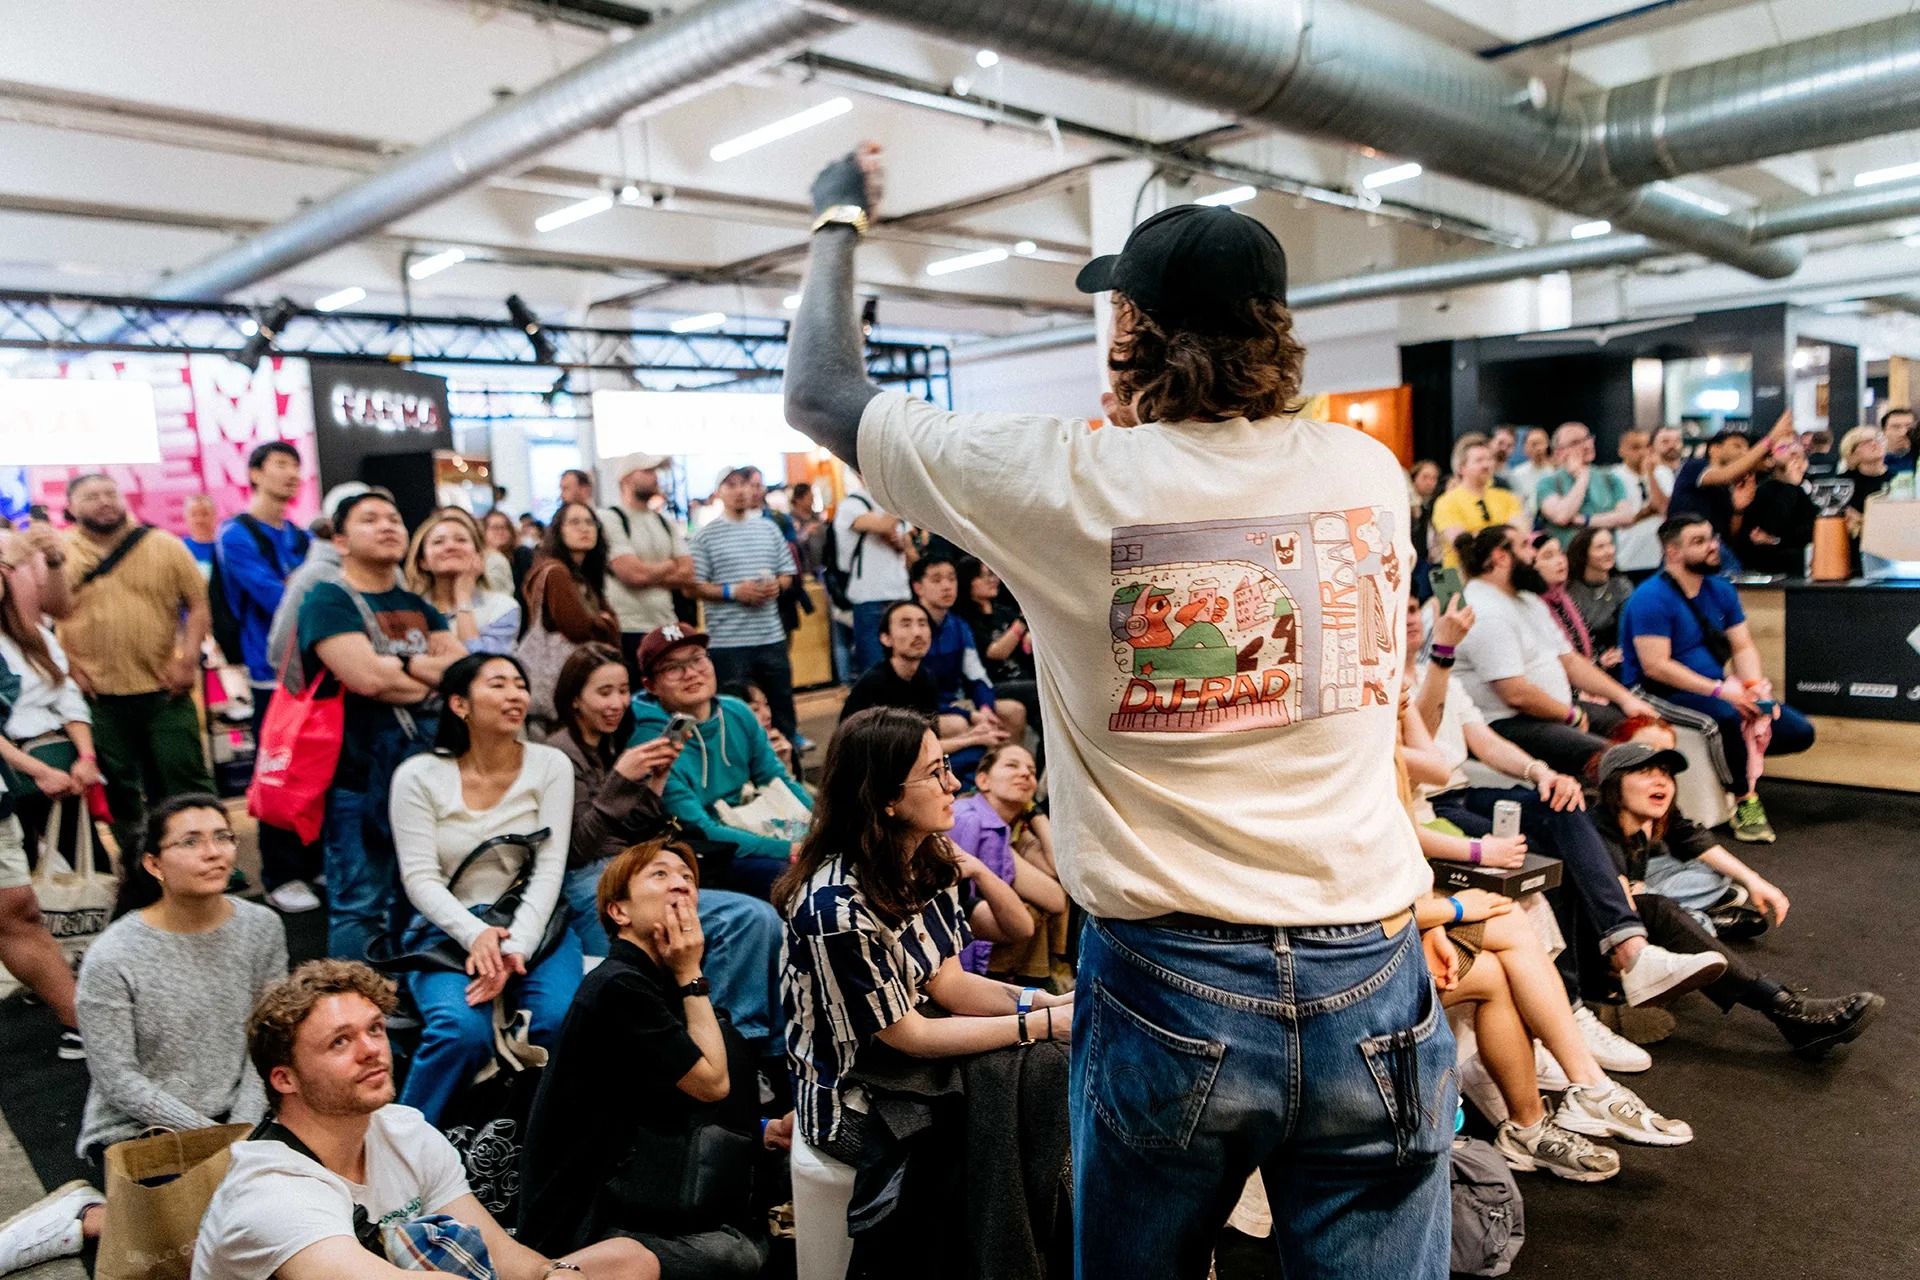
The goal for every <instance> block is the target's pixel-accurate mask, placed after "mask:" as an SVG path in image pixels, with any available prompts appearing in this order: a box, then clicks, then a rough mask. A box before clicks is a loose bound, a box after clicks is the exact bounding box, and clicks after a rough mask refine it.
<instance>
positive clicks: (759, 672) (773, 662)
mask: <svg viewBox="0 0 1920 1280" xmlns="http://www.w3.org/2000/svg"><path fill="white" fill-rule="evenodd" d="M707 656H708V657H710V658H712V659H713V671H714V674H715V675H717V676H718V677H719V678H720V684H721V685H722V686H723V687H724V686H726V685H730V684H742V683H746V682H749V681H751V682H752V683H754V684H757V685H759V686H760V692H762V693H764V694H766V695H767V706H768V708H769V709H771V710H772V712H773V727H774V728H776V729H778V730H779V731H780V732H782V733H784V734H786V735H787V741H788V742H795V743H797V742H798V741H799V740H800V723H799V720H798V718H797V717H796V716H795V715H794V711H793V663H792V661H791V660H790V659H789V658H788V657H787V644H786V641H784V640H782V641H780V642H779V643H777V644H752V645H743V646H741V647H740V648H737V649H717V648H716V649H709V650H707Z"/></svg>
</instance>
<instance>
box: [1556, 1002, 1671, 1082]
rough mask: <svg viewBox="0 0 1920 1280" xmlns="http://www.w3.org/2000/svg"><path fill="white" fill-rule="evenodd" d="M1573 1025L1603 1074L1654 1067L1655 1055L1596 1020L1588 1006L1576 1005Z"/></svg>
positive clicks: (1629, 1071) (1630, 1071)
mask: <svg viewBox="0 0 1920 1280" xmlns="http://www.w3.org/2000/svg"><path fill="white" fill-rule="evenodd" d="M1573 1025H1574V1026H1576V1027H1579V1028H1580V1038H1581V1039H1582V1040H1585V1041H1586V1042H1587V1051H1588V1052H1589V1053H1591V1054H1593V1060H1594V1061H1595V1062H1597V1063H1599V1064H1600V1069H1601V1070H1602V1071H1621V1072H1628V1073H1632V1072H1637V1071H1645V1070H1646V1069H1647V1068H1648V1067H1651V1066H1652V1065H1653V1055H1652V1054H1650V1053H1648V1052H1647V1051H1646V1050H1645V1049H1642V1048H1641V1047H1640V1046H1639V1045H1637V1044H1635V1043H1634V1042H1633V1041H1631V1040H1629V1039H1627V1038H1626V1037H1625V1036H1623V1035H1621V1034H1620V1033H1619V1032H1617V1031H1615V1030H1614V1029H1613V1028H1612V1027H1609V1026H1608V1025H1607V1024H1606V1023H1604V1022H1602V1021H1600V1019H1598V1018H1596V1017H1594V1015H1593V1010H1591V1009H1589V1008H1587V1006H1586V1005H1584V1004H1577V1005H1575V1006H1573Z"/></svg>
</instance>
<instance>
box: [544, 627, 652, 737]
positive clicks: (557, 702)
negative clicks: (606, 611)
mask: <svg viewBox="0 0 1920 1280" xmlns="http://www.w3.org/2000/svg"><path fill="white" fill-rule="evenodd" d="M626 665H627V661H626V659H625V658H622V657H621V656H620V651H619V650H618V649H616V648H614V647H613V646H612V645H610V644H601V643H599V642H598V641H593V642H590V643H587V644H583V645H581V646H580V647H579V648H578V649H575V650H574V651H573V653H572V654H571V655H570V656H569V657H568V658H567V660H566V661H565V662H564V663H562V664H561V666H560V676H559V678H558V679H556V680H555V681H554V682H553V710H554V714H556V715H558V716H559V717H560V723H561V724H562V725H563V726H564V727H565V729H566V731H567V736H568V737H570V738H572V739H573V740H574V742H575V744H576V745H578V746H579V748H580V750H581V752H582V753H583V754H585V755H589V756H597V757H598V758H599V760H600V763H601V764H603V765H605V766H607V767H608V768H611V767H612V766H613V762H614V761H615V760H616V759H618V758H619V756H620V753H621V752H622V751H624V750H626V747H627V739H629V738H631V737H632V736H633V705H632V702H631V700H629V702H628V705H627V713H626V714H625V715H624V716H621V717H620V723H619V724H618V725H616V726H615V727H614V730H613V732H612V733H609V734H607V735H606V736H604V737H602V738H601V739H600V745H599V746H597V747H593V748H589V747H588V746H587V744H586V740H585V739H583V738H582V737H581V736H580V713H579V712H577V711H575V710H574V709H573V703H574V700H575V699H576V698H578V697H579V696H580V693H581V691H582V690H583V689H585V688H586V687H587V681H589V680H591V679H592V678H593V673H594V672H596V671H598V670H599V669H600V668H602V667H620V668H622V669H624V668H625V667H626Z"/></svg>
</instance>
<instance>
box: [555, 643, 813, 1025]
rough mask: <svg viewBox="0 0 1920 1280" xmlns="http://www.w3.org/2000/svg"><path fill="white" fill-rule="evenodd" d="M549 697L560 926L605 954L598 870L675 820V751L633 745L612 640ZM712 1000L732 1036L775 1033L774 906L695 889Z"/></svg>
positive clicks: (574, 660)
mask: <svg viewBox="0 0 1920 1280" xmlns="http://www.w3.org/2000/svg"><path fill="white" fill-rule="evenodd" d="M554 697H555V698H556V699H558V700H559V704H560V706H561V707H562V708H563V709H564V710H565V711H566V713H567V723H566V727H564V728H561V729H557V730H555V731H554V733H553V734H552V736H550V737H549V738H548V739H547V744H548V745H549V746H553V747H557V748H559V750H560V752H561V753H562V754H563V755H565V756H566V757H567V759H568V760H569V761H570V762H572V764H573V838H572V842H571V847H570V848H569V849H568V851H567V878H566V881H565V883H564V887H563V889H562V892H563V894H564V895H565V897H566V900H567V906H568V908H569V912H568V916H569V919H568V923H569V924H570V925H571V926H572V928H573V931H574V933H575V934H576V935H577V936H578V937H579V939H580V949H581V951H583V952H584V953H585V954H587V955H590V956H604V955H606V954H607V932H606V930H605V929H604V928H602V927H601V922H600V914H599V907H598V905H597V902H598V897H597V895H598V894H599V892H600V877H601V875H602V874H603V873H604V872H605V871H606V869H607V865H608V863H610V862H611V861H612V860H613V859H614V857H615V856H617V855H618V854H619V853H621V852H622V851H623V850H625V849H627V848H630V847H631V846H633V845H636V844H644V843H646V842H648V841H651V840H658V839H660V838H661V837H663V836H666V835H668V834H669V833H670V832H671V831H672V829H673V826H674V823H673V821H672V819H670V818H669V817H668V816H667V811H666V808H665V806H664V805H663V804H662V803H661V800H660V796H661V793H662V792H664V791H665V790H666V786H667V773H668V771H669V770H670V769H671V768H672V766H673V762H674V761H675V760H676V759H678V758H679V755H680V748H679V747H678V746H676V745H675V744H674V743H672V742H670V741H669V740H667V739H666V738H664V737H661V738H654V739H652V740H651V741H647V742H637V743H635V745H633V746H629V747H623V746H621V745H620V744H622V743H624V742H629V741H632V740H633V737H634V732H633V725H634V720H633V699H632V697H631V696H630V694H629V692H628V689H627V668H626V665H625V659H624V658H623V657H622V656H621V654H620V652H619V651H618V650H617V649H615V648H613V647H612V646H611V645H604V644H589V645H584V646H582V647H581V649H580V651H579V652H578V653H575V654H574V655H573V656H572V657H571V658H568V659H567V663H566V665H565V666H564V667H562V668H561V669H560V681H559V683H558V684H557V685H556V686H555V693H554ZM699 904H700V928H701V930H702V931H703V932H704V933H705V934H706V936H707V937H708V938H709V939H710V940H711V941H712V944H713V945H712V947H711V949H710V953H709V956H708V970H709V976H710V977H711V978H712V980H713V1002H714V1004H716V1005H718V1006H719V1007H720V1008H722V1009H725V1010H726V1011H727V1013H728V1014H729V1015H730V1016H731V1017H732V1018H733V1024H734V1026H735V1027H737V1028H738V1029H739V1031H740V1034H741V1035H744V1036H746V1037H747V1038H748V1039H750V1040H754V1041H756V1042H757V1041H764V1040H767V1039H769V1038H770V1037H771V1036H773V1035H774V1034H776V1033H777V1032H778V1030H779V997H778V995H777V988H778V986H779V983H780V938H781V933H782V929H781V924H780V913H779V912H777V911H775V910H774V909H773V908H772V907H771V906H769V905H768V904H767V903H766V902H765V901H764V900H762V899H760V898H754V897H749V896H748V895H747V894H744V893H735V892H733V891H731V890H728V889H708V890H707V891H706V892H705V893H702V894H701V895H700V896H699Z"/></svg>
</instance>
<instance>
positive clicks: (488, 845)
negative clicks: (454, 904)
mask: <svg viewBox="0 0 1920 1280" xmlns="http://www.w3.org/2000/svg"><path fill="white" fill-rule="evenodd" d="M552 835H553V830H552V829H551V828H549V827H542V828H540V829H539V830H538V831H531V832H528V833H527V834H526V835H523V836H520V835H504V836H495V837H493V838H492V839H491V840H482V841H481V842H480V843H479V844H477V845H475V846H473V852H472V853H469V854H468V855H467V856H466V857H464V858H462V859H461V860H460V865H459V866H457V867H455V868H454V869H453V874H452V875H450V876H448V877H447V892H448V893H452V892H453V890H454V886H455V885H457V884H459V883H460V877H461V876H463V875H465V874H467V869H468V868H469V867H471V866H473V864H474V863H476V862H478V861H480V859H481V858H482V857H484V856H485V855H487V854H488V853H490V852H492V851H493V850H494V849H496V848H498V847H499V846H501V845H503V844H513V845H519V846H520V847H521V848H523V849H525V850H526V851H527V861H526V863H523V864H522V867H521V870H522V871H524V870H525V869H526V866H528V865H530V864H531V863H532V862H533V856H534V854H535V853H537V852H538V851H539V849H540V846H541V845H543V844H545V843H546V842H547V840H548V838H549V837H550V836H552ZM514 878H515V879H516V880H517V879H519V873H516V874H515V876H514Z"/></svg>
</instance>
